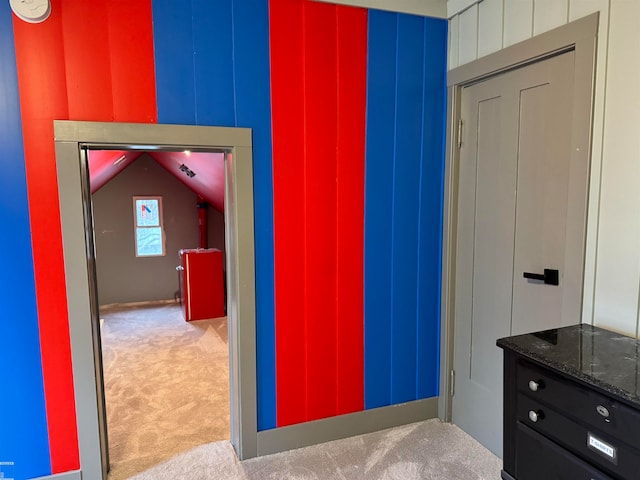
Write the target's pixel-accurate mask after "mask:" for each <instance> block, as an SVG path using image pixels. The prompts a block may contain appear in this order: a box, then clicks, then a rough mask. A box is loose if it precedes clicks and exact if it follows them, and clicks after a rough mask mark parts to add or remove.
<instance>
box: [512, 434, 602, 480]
mask: <svg viewBox="0 0 640 480" xmlns="http://www.w3.org/2000/svg"><path fill="white" fill-rule="evenodd" d="M516 429H517V431H516V451H517V455H516V478H517V479H518V480H542V479H544V480H611V477H608V476H607V475H605V474H604V473H602V472H600V471H598V470H597V469H595V468H594V467H592V466H591V465H589V464H588V463H586V462H584V461H582V460H581V459H579V458H578V457H576V456H574V455H571V454H570V453H569V452H568V451H566V450H565V449H563V448H561V447H559V446H558V445H556V444H555V443H553V442H551V441H549V440H548V439H546V438H545V437H543V436H542V435H540V434H538V433H536V432H535V431H533V430H532V429H530V428H528V427H527V426H526V425H523V424H522V423H520V422H518V423H517V426H516Z"/></svg>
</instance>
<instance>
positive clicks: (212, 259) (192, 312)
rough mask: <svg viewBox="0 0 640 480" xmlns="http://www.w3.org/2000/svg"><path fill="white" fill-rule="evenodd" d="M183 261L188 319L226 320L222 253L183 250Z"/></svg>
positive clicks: (181, 255) (185, 308)
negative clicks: (219, 318)
mask: <svg viewBox="0 0 640 480" xmlns="http://www.w3.org/2000/svg"><path fill="white" fill-rule="evenodd" d="M180 258H181V259H182V268H183V269H184V270H183V276H182V279H183V280H182V281H183V285H182V293H183V299H182V305H183V307H184V317H185V319H186V320H187V321H192V320H204V319H206V318H217V317H224V314H225V313H224V273H223V270H222V252H221V251H220V250H218V249H217V248H207V249H189V250H180Z"/></svg>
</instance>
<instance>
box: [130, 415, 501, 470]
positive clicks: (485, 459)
mask: <svg viewBox="0 0 640 480" xmlns="http://www.w3.org/2000/svg"><path fill="white" fill-rule="evenodd" d="M501 466H502V462H501V461H500V460H499V459H498V458H497V457H496V456H495V455H493V454H492V453H491V452H489V451H488V450H487V449H485V448H484V447H482V446H481V445H480V444H479V443H478V442H476V441H475V440H474V439H472V438H471V437H470V436H469V435H467V434H466V433H464V432H463V431H462V430H460V429H459V428H458V427H456V426H454V425H451V424H443V423H441V422H440V421H439V420H429V421H426V422H420V423H414V424H412V425H406V426H403V427H397V428H392V429H389V430H383V431H381V432H375V433H369V434H366V435H360V436H358V437H352V438H347V439H344V440H336V441H334V442H328V443H325V444H322V445H316V446H313V447H306V448H301V449H298V450H292V451H290V452H284V453H279V454H277V455H270V456H266V457H260V458H255V459H251V460H246V461H244V462H239V461H238V459H237V457H236V456H235V454H234V451H233V448H232V447H231V445H230V444H229V442H215V443H211V444H208V445H203V446H200V447H197V448H195V449H193V450H190V451H189V452H186V453H183V454H181V455H179V456H177V457H175V458H173V459H171V460H169V461H167V462H165V463H163V464H161V465H158V466H156V467H154V468H152V469H150V470H148V471H146V472H144V473H141V474H139V475H137V476H135V477H133V480H210V479H220V480H223V479H224V480H276V479H278V480H279V479H289V480H320V479H323V480H324V479H327V480H422V479H425V480H426V479H428V480H498V479H499V478H500V468H501Z"/></svg>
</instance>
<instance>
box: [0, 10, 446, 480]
mask: <svg viewBox="0 0 640 480" xmlns="http://www.w3.org/2000/svg"><path fill="white" fill-rule="evenodd" d="M52 5H53V13H52V15H51V17H50V18H49V19H48V20H47V21H46V22H44V23H42V24H37V25H32V24H26V23H24V22H21V21H19V20H17V19H15V18H13V19H12V17H11V13H10V9H9V5H8V2H4V3H2V2H0V140H1V144H2V145H3V151H2V153H1V154H0V166H1V167H2V168H3V172H4V173H3V174H2V175H0V213H1V214H2V217H3V220H4V224H5V228H6V232H10V234H9V235H7V234H5V235H2V236H0V245H1V246H2V247H3V248H4V251H5V262H3V266H2V268H3V271H2V272H0V282H1V284H0V292H1V293H0V295H2V299H3V300H4V302H3V304H4V305H9V307H8V308H7V310H5V314H6V316H5V318H4V319H3V321H2V322H0V342H1V343H0V344H1V345H2V349H1V350H0V352H2V354H3V361H2V362H0V379H1V380H2V381H3V382H4V388H3V389H2V390H3V394H2V395H0V462H13V463H14V465H13V466H12V468H13V472H12V474H13V475H14V477H15V478H16V479H17V480H21V479H26V478H32V477H37V476H43V475H47V474H51V473H54V474H55V473H61V472H65V471H69V470H74V469H77V468H78V467H79V459H78V448H77V438H76V418H75V409H74V398H73V378H72V370H71V355H70V343H69V330H68V319H67V306H66V300H65V299H66V292H65V283H64V273H63V272H64V268H63V262H62V256H61V255H60V252H61V248H62V247H61V245H62V242H61V231H60V224H59V207H58V200H57V195H58V192H57V182H56V180H55V157H54V144H53V125H52V120H53V119H71V120H97V121H123V122H159V123H182V124H191V125H222V126H239V127H251V128H252V129H253V143H254V151H253V156H254V196H255V233H256V239H255V241H256V247H255V248H256V300H257V348H258V352H257V355H258V364H257V368H258V378H257V381H258V422H259V429H260V430H265V429H270V428H277V427H280V426H285V425H290V424H294V423H298V422H303V421H307V420H313V419H318V418H324V417H328V416H333V415H338V414H342V413H348V412H354V411H359V410H362V409H366V408H375V407H379V406H384V405H390V404H396V403H400V402H405V401H409V400H414V399H420V398H428V397H432V396H435V395H437V394H438V391H437V385H438V369H439V365H438V358H439V353H438V344H439V330H438V325H439V309H440V306H439V298H440V283H439V278H440V252H441V245H440V238H441V230H442V220H441V218H442V185H443V180H442V177H443V161H444V152H443V148H444V120H445V94H446V91H445V71H446V21H444V20H435V19H428V18H420V17H415V16H410V15H404V14H394V13H386V12H380V11H374V10H370V11H368V10H363V9H356V8H351V7H344V6H335V5H329V4H324V3H316V2H312V1H309V0H270V1H269V0H220V1H216V2H207V1H206V0H191V1H190V2H184V1H180V0H144V1H142V0H141V1H137V2H126V1H123V0H94V1H93V2H78V1H76V0H52ZM6 359H9V360H6ZM3 468H4V467H3ZM0 471H2V470H0Z"/></svg>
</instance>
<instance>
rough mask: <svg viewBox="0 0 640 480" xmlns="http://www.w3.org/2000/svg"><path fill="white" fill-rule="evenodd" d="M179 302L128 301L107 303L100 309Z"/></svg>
mask: <svg viewBox="0 0 640 480" xmlns="http://www.w3.org/2000/svg"><path fill="white" fill-rule="evenodd" d="M177 303H178V302H177V301H176V300H175V299H173V298H172V299H168V300H145V301H144V302H128V303H107V304H105V305H100V310H103V309H104V310H109V309H112V308H129V307H152V306H154V305H173V304H177Z"/></svg>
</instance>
